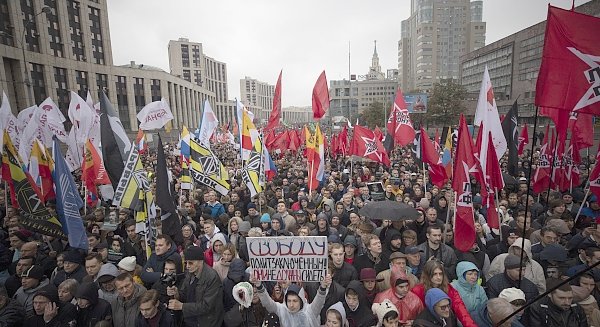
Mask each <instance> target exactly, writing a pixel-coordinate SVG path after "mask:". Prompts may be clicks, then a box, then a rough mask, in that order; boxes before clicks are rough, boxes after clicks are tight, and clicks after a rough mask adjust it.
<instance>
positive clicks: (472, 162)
mask: <svg viewBox="0 0 600 327" xmlns="http://www.w3.org/2000/svg"><path fill="white" fill-rule="evenodd" d="M477 165H478V162H477V159H476V158H475V156H474V155H473V140H472V139H471V135H470V134H469V130H468V129H467V123H466V122H465V117H464V116H463V115H462V114H461V115H460V125H459V129H458V141H457V145H456V164H455V165H454V174H453V180H452V188H453V189H454V192H456V195H457V196H456V199H455V201H456V209H455V210H456V211H455V214H456V219H455V222H454V235H455V237H454V245H455V246H456V249H458V250H459V251H463V252H467V251H469V250H470V249H471V247H472V246H473V244H474V243H475V220H474V218H473V217H474V216H473V194H472V193H471V181H470V178H469V174H470V173H476V172H477V171H478V168H477Z"/></svg>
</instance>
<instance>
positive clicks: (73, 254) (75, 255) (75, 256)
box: [64, 250, 85, 265]
mask: <svg viewBox="0 0 600 327" xmlns="http://www.w3.org/2000/svg"><path fill="white" fill-rule="evenodd" d="M64 261H68V262H72V263H76V264H79V265H84V264H85V260H84V258H83V256H82V255H81V253H79V252H78V251H77V250H71V251H67V252H66V253H65V257H64Z"/></svg>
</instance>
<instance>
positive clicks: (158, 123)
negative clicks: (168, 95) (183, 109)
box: [137, 98, 173, 131]
mask: <svg viewBox="0 0 600 327" xmlns="http://www.w3.org/2000/svg"><path fill="white" fill-rule="evenodd" d="M137 119H138V120H139V121H140V126H139V127H140V129H142V130H144V131H148V130H153V129H159V128H162V127H163V126H165V125H166V124H167V123H168V122H169V121H170V120H171V119H173V113H172V112H171V108H169V104H168V103H167V101H166V100H165V99H164V98H162V99H160V101H154V102H151V103H149V104H147V105H146V106H145V107H144V108H142V110H140V112H139V113H138V114H137Z"/></svg>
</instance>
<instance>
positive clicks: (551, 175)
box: [523, 126, 564, 232]
mask: <svg viewBox="0 0 600 327" xmlns="http://www.w3.org/2000/svg"><path fill="white" fill-rule="evenodd" d="M554 128H555V129H556V126H555V127H554ZM553 150H554V153H553V156H552V164H551V165H550V169H551V171H550V182H549V183H548V189H547V191H546V205H547V204H548V201H549V199H550V189H551V188H552V183H553V182H554V177H555V176H554V172H555V169H554V161H555V160H556V152H557V151H558V131H556V135H555V136H554V149H553ZM563 153H564V151H563ZM523 232H525V231H523Z"/></svg>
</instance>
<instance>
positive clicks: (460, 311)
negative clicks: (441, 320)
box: [411, 284, 477, 327]
mask: <svg viewBox="0 0 600 327" xmlns="http://www.w3.org/2000/svg"><path fill="white" fill-rule="evenodd" d="M411 292H413V293H415V294H416V295H417V296H418V297H419V299H421V302H423V303H425V286H424V285H423V284H419V285H417V286H415V287H414V288H413V289H412V290H411ZM448 297H449V298H450V305H451V307H452V312H453V313H454V315H456V318H457V319H458V320H459V321H460V323H461V324H462V325H463V327H477V325H476V324H475V323H474V322H473V319H472V318H471V315H469V311H467V308H466V307H465V303H464V302H463V300H462V298H461V297H460V293H458V291H457V290H456V289H454V287H453V286H452V284H448Z"/></svg>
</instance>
